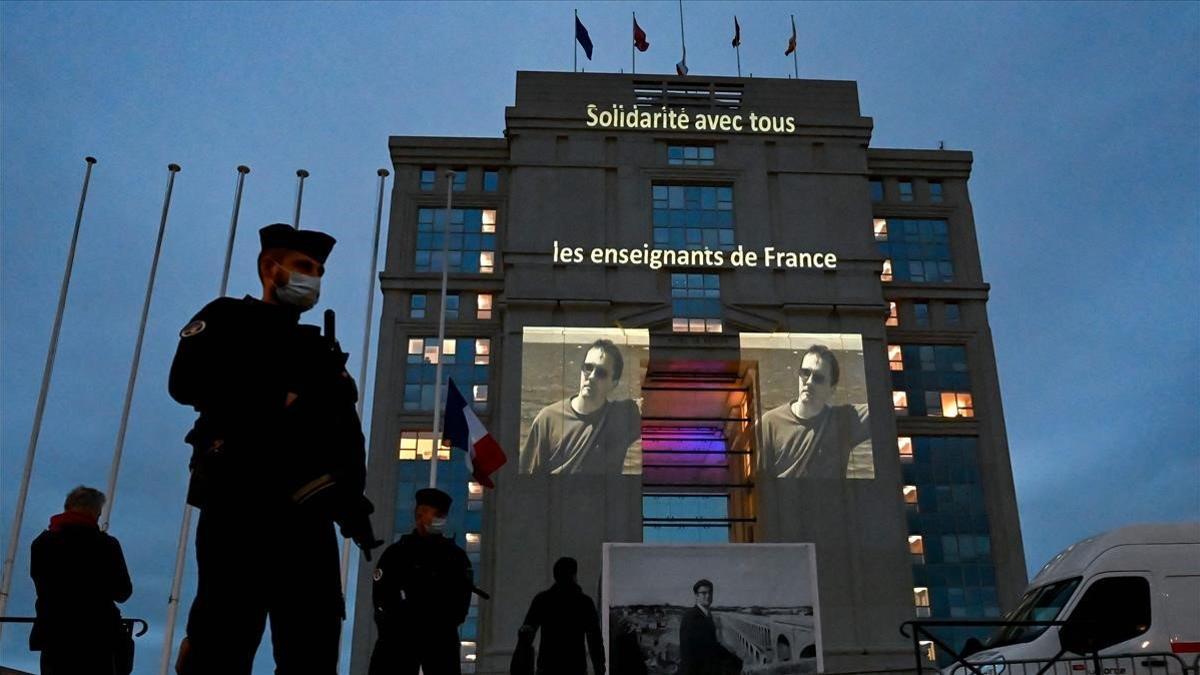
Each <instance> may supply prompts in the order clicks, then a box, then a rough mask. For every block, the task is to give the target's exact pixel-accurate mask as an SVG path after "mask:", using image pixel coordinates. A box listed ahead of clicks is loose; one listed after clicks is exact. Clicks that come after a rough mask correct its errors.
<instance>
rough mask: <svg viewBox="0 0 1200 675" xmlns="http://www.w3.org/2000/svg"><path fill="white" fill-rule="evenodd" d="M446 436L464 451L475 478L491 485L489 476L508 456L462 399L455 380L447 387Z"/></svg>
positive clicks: (452, 444) (479, 481) (453, 446)
mask: <svg viewBox="0 0 1200 675" xmlns="http://www.w3.org/2000/svg"><path fill="white" fill-rule="evenodd" d="M445 435H446V438H447V439H448V440H449V441H450V447H452V448H460V449H462V450H466V452H467V466H468V467H470V470H471V475H472V476H474V477H475V481H476V482H477V483H479V484H480V485H483V486H484V487H490V488H494V487H496V485H495V484H494V483H492V479H491V475H492V474H493V473H495V472H496V470H497V469H499V468H500V467H502V466H504V463H505V462H507V461H508V457H506V456H505V455H504V450H502V449H501V448H500V444H499V443H497V442H496V439H495V438H492V435H491V434H490V433H488V430H487V429H485V428H484V426H483V422H480V421H479V417H478V416H476V415H475V411H474V410H472V409H471V404H470V403H467V399H465V398H463V395H462V393H461V392H459V391H458V387H456V386H454V379H453V378H451V379H450V386H449V388H448V389H447V390H446V425H445Z"/></svg>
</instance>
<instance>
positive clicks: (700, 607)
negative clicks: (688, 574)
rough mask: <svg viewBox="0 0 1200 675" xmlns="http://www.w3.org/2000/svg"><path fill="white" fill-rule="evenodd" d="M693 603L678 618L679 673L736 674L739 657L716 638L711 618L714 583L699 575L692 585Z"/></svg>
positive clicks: (693, 674)
mask: <svg viewBox="0 0 1200 675" xmlns="http://www.w3.org/2000/svg"><path fill="white" fill-rule="evenodd" d="M692 593H694V594H695V595H696V605H695V606H694V607H692V608H691V609H688V610H687V611H686V612H684V613H683V619H682V620H681V621H680V622H679V675H737V674H738V673H741V672H742V660H741V659H740V658H738V657H737V655H735V654H734V653H733V652H731V651H729V650H728V649H726V648H725V646H724V645H722V644H721V641H720V640H719V639H718V638H717V624H716V622H714V621H713V618H712V611H711V609H710V608H711V607H712V601H713V583H712V582H711V581H709V580H708V579H701V580H700V581H697V582H696V583H695V584H694V585H693V586H692Z"/></svg>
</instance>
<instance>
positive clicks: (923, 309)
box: [913, 302, 929, 328]
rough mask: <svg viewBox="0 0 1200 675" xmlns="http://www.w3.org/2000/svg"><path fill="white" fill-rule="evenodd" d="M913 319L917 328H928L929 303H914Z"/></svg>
mask: <svg viewBox="0 0 1200 675" xmlns="http://www.w3.org/2000/svg"><path fill="white" fill-rule="evenodd" d="M913 317H914V318H915V319H916V324H917V328H929V303H928V302H914V303H913Z"/></svg>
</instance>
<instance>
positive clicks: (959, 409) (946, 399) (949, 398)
mask: <svg viewBox="0 0 1200 675" xmlns="http://www.w3.org/2000/svg"><path fill="white" fill-rule="evenodd" d="M910 400H911V405H910ZM892 408H893V409H894V410H895V411H896V415H897V416H901V417H907V416H910V415H911V416H916V417H922V416H923V417H974V416H975V406H974V402H973V401H972V399H971V394H970V393H968V392H963V391H927V392H925V395H924V401H921V400H920V399H915V398H914V399H910V397H909V395H908V392H904V391H893V392H892Z"/></svg>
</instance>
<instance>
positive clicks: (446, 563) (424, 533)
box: [370, 488, 474, 675]
mask: <svg viewBox="0 0 1200 675" xmlns="http://www.w3.org/2000/svg"><path fill="white" fill-rule="evenodd" d="M416 501H417V506H416V510H415V512H414V527H413V531H412V533H410V534H406V535H404V536H403V537H401V538H400V541H397V542H396V543H394V544H392V545H391V546H388V547H387V548H386V549H384V551H383V555H382V556H380V557H379V565H378V566H376V568H375V575H374V584H373V586H372V598H373V601H374V604H375V624H376V626H377V628H378V629H379V640H378V642H376V643H375V651H374V653H373V654H372V655H371V666H370V675H417V672H418V669H423V673H424V675H459V673H460V672H461V671H460V665H459V661H460V651H461V647H460V644H461V643H460V642H459V637H458V627H459V626H460V625H461V624H462V623H463V621H465V620H466V618H467V612H468V611H469V610H470V608H471V593H472V589H473V588H474V579H473V573H472V570H471V561H470V559H469V558H467V554H466V552H465V551H463V550H462V549H461V548H459V547H458V545H457V544H455V543H454V540H453V539H451V538H448V537H445V536H443V534H442V532H443V530H444V528H445V525H446V514H447V513H449V512H450V504H451V501H452V500H451V498H450V495H448V494H446V493H445V492H442V491H441V490H438V489H435V488H425V489H422V490H418V491H417V494H416Z"/></svg>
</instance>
